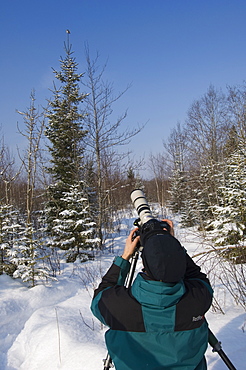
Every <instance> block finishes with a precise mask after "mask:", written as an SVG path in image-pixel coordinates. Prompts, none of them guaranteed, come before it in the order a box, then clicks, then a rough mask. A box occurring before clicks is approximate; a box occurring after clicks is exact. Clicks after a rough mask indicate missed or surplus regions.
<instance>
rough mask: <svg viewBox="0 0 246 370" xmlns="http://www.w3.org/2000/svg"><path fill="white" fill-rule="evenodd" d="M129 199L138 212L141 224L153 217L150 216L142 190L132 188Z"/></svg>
mask: <svg viewBox="0 0 246 370" xmlns="http://www.w3.org/2000/svg"><path fill="white" fill-rule="evenodd" d="M131 200H132V203H133V205H134V207H135V209H136V211H137V213H138V216H139V218H140V221H141V225H143V224H145V223H146V222H148V221H149V220H152V219H153V218H154V217H153V216H152V213H151V210H150V207H149V205H148V202H147V200H146V197H145V195H144V193H143V191H142V190H140V189H136V190H133V191H132V192H131Z"/></svg>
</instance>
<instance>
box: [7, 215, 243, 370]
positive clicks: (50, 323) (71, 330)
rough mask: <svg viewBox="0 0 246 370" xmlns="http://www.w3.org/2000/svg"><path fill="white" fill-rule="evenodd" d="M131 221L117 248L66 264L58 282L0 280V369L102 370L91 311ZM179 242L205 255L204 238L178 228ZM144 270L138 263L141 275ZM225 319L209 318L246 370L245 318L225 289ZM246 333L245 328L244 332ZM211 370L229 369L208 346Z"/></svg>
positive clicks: (100, 339) (100, 333)
mask: <svg viewBox="0 0 246 370" xmlns="http://www.w3.org/2000/svg"><path fill="white" fill-rule="evenodd" d="M132 221H133V219H132V220H125V222H123V223H122V225H121V232H120V233H119V234H118V235H116V236H115V238H114V242H113V245H111V246H109V245H108V248H107V249H106V250H105V251H104V253H103V254H100V255H98V256H97V257H96V258H95V260H94V261H90V262H86V263H83V264H81V263H75V264H65V263H64V264H61V274H59V275H58V276H57V279H58V281H56V282H52V283H49V285H48V286H44V285H39V286H36V287H34V288H32V289H29V288H27V287H26V286H25V284H23V283H22V282H21V281H20V280H13V279H12V278H10V277H8V276H6V275H1V276H0V319H1V326H0V370H55V369H63V370H84V369H87V370H99V369H102V368H103V362H102V360H103V358H105V356H106V353H107V350H106V348H105V344H104V331H105V330H106V328H102V327H101V324H100V323H99V322H98V320H97V319H95V318H94V317H93V315H92V314H91V312H90V303H91V297H92V294H93V288H95V287H96V286H97V284H98V282H99V281H100V277H101V276H102V274H104V272H106V270H107V268H108V267H109V266H110V265H111V263H112V261H113V259H114V256H115V255H118V254H120V253H121V252H122V249H123V247H124V243H125V239H126V235H128V232H129V228H130V227H131V225H132ZM176 237H177V238H178V239H179V240H180V241H181V242H182V244H183V245H184V246H185V248H186V249H187V251H188V252H189V254H190V255H191V256H192V255H194V254H196V253H198V252H199V251H201V248H203V247H202V246H201V242H200V240H199V236H198V235H196V234H194V233H192V231H191V230H183V229H180V228H179V227H178V225H177V226H176ZM140 266H141V261H140V260H139V262H138V267H137V270H138V269H139V268H140ZM216 289H219V294H220V295H221V297H223V310H224V312H225V314H222V313H219V312H216V313H215V312H213V311H212V310H211V311H210V312H208V314H207V320H208V322H209V325H210V329H211V330H212V332H213V333H214V334H215V335H216V337H217V338H218V339H219V340H220V341H221V342H222V348H223V350H224V352H225V353H226V354H227V356H228V357H229V358H230V360H231V361H232V362H233V364H234V366H235V367H236V368H237V369H238V370H240V369H246V365H245V360H246V332H244V328H245V326H246V325H245V319H246V314H245V311H244V310H243V308H241V307H240V306H237V305H235V303H234V302H233V300H232V299H231V297H230V295H229V293H228V292H227V291H226V289H225V288H224V287H216ZM245 331H246V328H245ZM206 358H207V362H208V368H209V369H213V370H223V369H226V368H227V367H226V365H225V364H224V362H223V361H222V360H221V359H220V357H219V356H218V354H217V353H213V352H212V350H211V347H210V346H208V350H207V353H206Z"/></svg>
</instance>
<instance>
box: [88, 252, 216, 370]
mask: <svg viewBox="0 0 246 370" xmlns="http://www.w3.org/2000/svg"><path fill="white" fill-rule="evenodd" d="M129 268H130V263H129V262H128V261H126V260H124V259H122V258H121V257H117V258H116V260H115V261H114V263H113V265H112V266H111V267H110V269H109V271H108V272H107V273H106V275H105V276H104V277H103V279H102V282H101V283H100V285H99V287H98V289H96V290H95V293H94V298H93V300H92V305H91V309H92V312H93V314H94V315H95V316H96V317H97V318H98V319H99V320H100V321H101V322H103V323H104V324H105V325H107V326H109V328H110V329H109V330H108V331H107V332H106V334H105V339H106V345H107V348H108V352H109V354H110V356H111V358H112V360H113V363H114V365H115V367H116V369H117V370H161V369H169V370H177V369H184V370H194V369H196V370H205V369H206V368H207V367H206V361H205V357H204V353H205V351H206V348H207V343H208V326H207V322H206V320H205V318H204V314H205V312H206V311H207V310H208V309H209V307H210V305H211V302H212V289H211V287H210V284H209V281H208V279H207V278H206V275H205V274H203V273H201V272H200V268H199V267H198V266H197V265H195V263H194V262H193V261H192V260H191V258H190V257H189V256H188V255H187V272H186V275H185V278H184V280H181V281H180V282H178V283H176V284H168V283H163V282H160V281H154V280H149V279H148V277H147V276H145V274H142V273H139V274H138V275H137V277H136V279H135V280H134V282H133V285H132V287H130V288H125V287H124V286H123V284H124V281H125V277H126V275H127V273H128V272H129Z"/></svg>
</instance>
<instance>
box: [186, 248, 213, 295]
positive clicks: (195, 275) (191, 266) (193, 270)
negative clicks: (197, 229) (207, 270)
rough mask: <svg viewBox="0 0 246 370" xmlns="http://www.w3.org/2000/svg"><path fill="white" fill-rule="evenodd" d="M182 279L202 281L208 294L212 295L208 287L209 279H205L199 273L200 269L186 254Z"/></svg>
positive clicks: (203, 275)
mask: <svg viewBox="0 0 246 370" xmlns="http://www.w3.org/2000/svg"><path fill="white" fill-rule="evenodd" d="M184 279H185V280H186V279H188V280H200V281H202V282H203V283H204V284H205V285H206V287H207V288H208V290H209V292H210V293H211V294H213V290H212V287H211V285H210V282H209V279H208V278H207V275H206V274H204V273H203V272H201V268H200V267H199V266H198V265H196V264H195V262H194V261H193V259H192V258H191V257H190V256H189V255H188V253H186V272H185V276H184Z"/></svg>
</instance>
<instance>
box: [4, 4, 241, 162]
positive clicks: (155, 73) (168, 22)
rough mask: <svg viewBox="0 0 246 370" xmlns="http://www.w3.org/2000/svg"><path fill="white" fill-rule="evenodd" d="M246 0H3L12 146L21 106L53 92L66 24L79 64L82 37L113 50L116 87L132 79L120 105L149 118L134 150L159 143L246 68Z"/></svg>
mask: <svg viewBox="0 0 246 370" xmlns="http://www.w3.org/2000/svg"><path fill="white" fill-rule="evenodd" d="M245 19H246V1H245V0H69V1H67V0H42V1H34V0H32V1H30V0H2V1H1V5H0V34H1V41H0V45H1V58H0V125H1V127H2V130H1V131H2V134H4V137H5V142H6V144H7V145H8V146H10V147H11V148H12V149H13V150H14V148H15V147H16V145H19V146H21V145H22V144H23V138H22V137H20V135H19V134H18V133H17V128H16V123H17V121H18V122H19V125H20V126H21V127H23V122H22V118H21V116H20V115H18V114H17V113H16V109H18V110H20V111H23V110H26V108H27V107H28V106H29V102H30V100H29V97H30V93H31V90H32V89H35V91H36V101H37V104H44V102H45V99H46V98H50V97H51V96H52V94H51V92H50V91H49V89H51V88H52V81H53V80H54V76H53V73H52V67H53V68H56V69H57V68H59V59H60V56H62V55H64V50H63V43H64V41H66V38H67V35H66V29H69V30H70V31H71V35H70V40H71V43H72V45H73V50H74V52H75V54H74V55H75V57H76V60H77V62H78V63H79V72H84V71H85V58H84V44H85V42H87V43H88V44H89V47H90V52H91V56H92V57H93V55H95V53H96V52H97V51H98V52H99V53H100V61H101V63H102V64H104V63H105V61H106V60H107V59H108V64H107V70H106V74H105V78H107V79H108V80H109V81H111V82H113V83H114V86H115V92H116V93H117V92H119V91H122V90H124V89H125V87H126V86H127V85H128V84H130V83H131V84H132V87H131V88H130V90H128V91H127V92H126V94H125V95H124V96H123V97H122V98H121V99H120V100H119V101H118V102H117V105H115V108H114V113H115V114H116V115H120V114H121V113H123V112H124V111H125V110H126V109H128V117H127V119H126V121H125V123H124V124H125V125H126V126H136V125H137V124H138V123H139V124H141V123H145V122H147V121H148V124H147V125H146V127H145V129H144V130H143V131H142V132H141V133H140V134H139V136H137V137H135V138H134V139H133V142H132V143H131V144H130V145H129V148H130V149H132V150H133V151H134V154H135V158H137V157H138V156H142V155H145V158H148V155H149V153H151V152H152V153H153V154H156V153H159V152H161V151H162V150H163V145H162V142H163V139H165V138H166V137H167V136H168V135H169V133H170V130H171V129H172V128H173V127H174V126H175V125H176V124H177V122H180V123H183V122H184V121H185V119H186V112H187V110H188V108H189V107H190V105H191V104H192V102H193V101H194V100H195V99H199V97H201V96H202V95H204V94H205V93H206V91H207V89H208V87H209V85H211V84H212V85H214V86H215V87H216V88H218V89H220V88H221V89H222V90H223V91H225V90H226V86H227V85H238V84H242V83H243V81H244V80H245V76H246V45H245V37H246V21H245Z"/></svg>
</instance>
